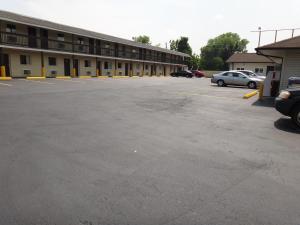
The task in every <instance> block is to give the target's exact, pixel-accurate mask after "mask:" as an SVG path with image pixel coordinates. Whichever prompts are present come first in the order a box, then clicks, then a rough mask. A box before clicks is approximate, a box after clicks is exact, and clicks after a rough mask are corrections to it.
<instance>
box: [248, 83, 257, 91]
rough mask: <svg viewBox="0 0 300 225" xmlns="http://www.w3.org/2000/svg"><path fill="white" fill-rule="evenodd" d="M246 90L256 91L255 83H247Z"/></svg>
mask: <svg viewBox="0 0 300 225" xmlns="http://www.w3.org/2000/svg"><path fill="white" fill-rule="evenodd" d="M248 88H250V89H256V88H257V85H256V83H255V82H249V83H248Z"/></svg>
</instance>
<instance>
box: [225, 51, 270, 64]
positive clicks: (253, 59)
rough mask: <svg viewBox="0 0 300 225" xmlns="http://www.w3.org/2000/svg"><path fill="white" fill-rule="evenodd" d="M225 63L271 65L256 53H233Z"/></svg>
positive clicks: (267, 59)
mask: <svg viewBox="0 0 300 225" xmlns="http://www.w3.org/2000/svg"><path fill="white" fill-rule="evenodd" d="M226 62H227V63H273V61H272V60H270V59H269V58H267V57H265V56H262V55H257V54H256V53H235V54H233V55H232V56H231V57H230V58H229V59H228V60H227V61H226Z"/></svg>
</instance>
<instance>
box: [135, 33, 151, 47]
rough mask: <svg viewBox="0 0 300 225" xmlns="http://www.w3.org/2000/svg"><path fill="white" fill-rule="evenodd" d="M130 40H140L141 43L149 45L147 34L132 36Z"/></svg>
mask: <svg viewBox="0 0 300 225" xmlns="http://www.w3.org/2000/svg"><path fill="white" fill-rule="evenodd" d="M132 40H133V41H135V42H140V43H143V44H147V45H151V41H150V37H149V36H147V35H140V36H137V37H133V38H132Z"/></svg>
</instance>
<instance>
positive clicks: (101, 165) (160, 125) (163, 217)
mask: <svg viewBox="0 0 300 225" xmlns="http://www.w3.org/2000/svg"><path fill="white" fill-rule="evenodd" d="M1 83H4V84H2V85H1V86H0V115H1V116H0V143H1V145H0V224H1V225H2V224H3V225H73V224H75V225H82V224H83V225H141V224H143V225H202V224H203V225H252V224H255V225H299V224H300V138H299V137H300V136H299V134H300V130H299V129H297V128H296V127H295V126H294V125H293V124H292V122H291V121H290V119H289V118H286V117H283V116H282V115H280V114H279V113H278V112H276V111H275V110H274V108H272V107H271V106H272V103H270V102H268V101H267V102H258V101H257V97H254V98H252V99H250V100H244V99H242V96H243V95H244V94H245V93H248V92H249V90H248V89H245V88H236V87H225V88H219V87H216V86H214V85H211V84H210V80H209V79H183V78H139V79H86V80H55V79H49V80H46V81H39V82H35V81H26V80H13V81H10V82H1ZM5 84H9V85H5Z"/></svg>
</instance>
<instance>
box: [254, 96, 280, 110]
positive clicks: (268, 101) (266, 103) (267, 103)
mask: <svg viewBox="0 0 300 225" xmlns="http://www.w3.org/2000/svg"><path fill="white" fill-rule="evenodd" d="M252 105H253V106H262V107H272V108H274V105H275V99H274V98H264V99H262V100H257V101H255V102H254V103H253V104H252Z"/></svg>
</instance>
